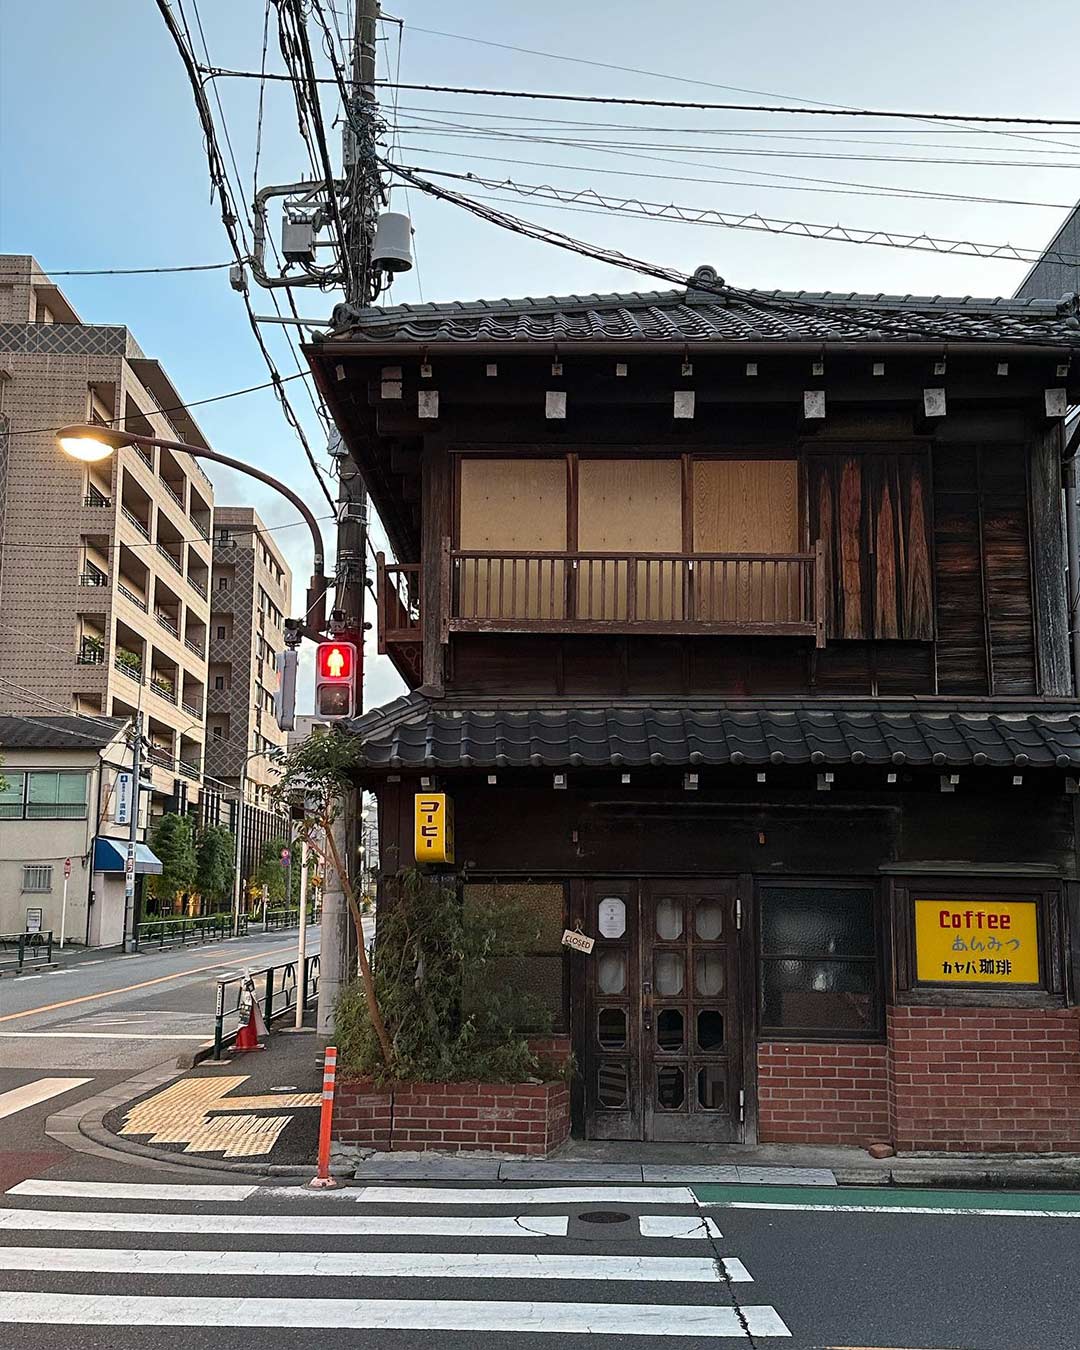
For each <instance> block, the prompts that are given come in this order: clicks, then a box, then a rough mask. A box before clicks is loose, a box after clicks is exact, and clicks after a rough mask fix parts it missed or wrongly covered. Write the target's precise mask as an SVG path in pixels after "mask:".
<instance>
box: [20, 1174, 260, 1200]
mask: <svg viewBox="0 0 1080 1350" xmlns="http://www.w3.org/2000/svg"><path fill="white" fill-rule="evenodd" d="M258 1189H259V1188H258V1186H254V1185H251V1186H182V1185H177V1186H174V1185H168V1184H160V1185H159V1184H155V1183H152V1182H142V1181H133V1182H111V1181H48V1180H45V1179H32V1180H30V1181H20V1182H19V1184H18V1185H17V1186H12V1188H11V1190H9V1191H7V1192H6V1194H8V1195H52V1196H66V1197H67V1198H68V1199H78V1200H185V1201H195V1200H221V1201H226V1202H228V1201H233V1200H246V1199H247V1198H248V1197H249V1196H251V1195H254V1194H255V1192H256V1191H257V1190H258Z"/></svg>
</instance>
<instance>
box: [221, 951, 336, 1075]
mask: <svg viewBox="0 0 1080 1350" xmlns="http://www.w3.org/2000/svg"><path fill="white" fill-rule="evenodd" d="M297 965H298V962H296V961H295V960H294V961H286V962H285V963H284V964H283V965H280V966H267V967H265V969H263V970H251V971H246V972H245V971H240V972H238V973H237V974H235V975H220V976H219V977H218V982H217V1002H216V1004H215V1007H214V1058H215V1059H220V1058H221V1050H222V1046H223V1045H224V1044H225V1039H226V1032H225V1022H226V1020H227V1019H228V1018H230V1017H237V1016H238V1014H239V1012H240V999H241V996H242V994H243V990H244V980H245V979H246V978H247V976H248V975H250V976H251V978H252V979H253V980H254V981H255V988H256V989H259V988H260V987H261V989H262V993H261V994H260V995H259V1001H260V1003H261V1004H262V1015H263V1020H264V1021H265V1023H266V1025H267V1026H269V1025H270V1024H271V1022H272V1021H273V1020H274V1018H275V1017H284V1016H285V1014H286V1013H288V1012H290V1011H292V1010H294V1009H295V1008H296V1002H297V999H299V1000H300V1002H301V1006H302V1007H304V1008H307V1007H309V1006H311V1005H313V1004H314V1003H315V1002H316V1000H317V999H318V997H319V955H318V953H317V952H316V953H315V954H314V955H313V956H307V957H305V958H304V968H303V971H302V972H301V980H300V987H299V988H297ZM235 1032H236V1028H234V1029H233V1030H232V1031H230V1032H229V1033H228V1035H229V1036H233V1035H235Z"/></svg>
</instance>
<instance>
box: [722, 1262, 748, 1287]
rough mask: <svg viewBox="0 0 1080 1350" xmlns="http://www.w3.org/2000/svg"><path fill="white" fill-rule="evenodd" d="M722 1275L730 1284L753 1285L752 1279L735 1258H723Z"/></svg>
mask: <svg viewBox="0 0 1080 1350" xmlns="http://www.w3.org/2000/svg"><path fill="white" fill-rule="evenodd" d="M723 1267H724V1273H725V1274H726V1275H727V1277H728V1279H729V1280H730V1281H731V1282H732V1284H753V1283H754V1277H753V1275H751V1274H750V1272H749V1271H748V1270H747V1269H746V1267H745V1266H744V1265H743V1263H742V1262H741V1261H740V1260H739V1258H738V1257H737V1256H725V1257H724V1260H723Z"/></svg>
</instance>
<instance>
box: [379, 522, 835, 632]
mask: <svg viewBox="0 0 1080 1350" xmlns="http://www.w3.org/2000/svg"><path fill="white" fill-rule="evenodd" d="M825 584H826V573H825V564H824V550H823V546H822V544H821V542H820V541H819V542H817V543H816V544H815V545H814V546H813V547H812V548H811V549H809V550H807V551H805V552H796V553H776V554H766V553H637V552H620V553H615V552H582V551H525V550H516V551H498V552H496V551H490V550H475V549H454V548H451V547H450V544H449V541H448V540H444V542H443V548H442V553H441V559H440V578H439V597H440V611H441V612H440V616H439V633H440V636H442V637H445V636H448V635H449V634H450V633H470V632H471V633H499V632H502V633H533V632H539V633H649V634H670V635H673V636H679V635H686V636H691V635H697V634H702V635H718V636H724V635H730V636H748V637H749V636H770V635H771V636H777V637H807V638H813V639H814V642H815V645H816V646H818V647H823V646H824V645H825V616H826V596H825ZM422 593H423V585H422V576H421V568H420V565H419V564H418V563H387V562H386V560H385V559H384V558H383V557H382V556H381V555H380V557H379V561H378V596H379V606H378V608H379V650H380V651H389V652H391V654H393V650H394V648H400V647H403V646H409V645H416V644H419V643H420V642H421V641H422V619H421V595H422Z"/></svg>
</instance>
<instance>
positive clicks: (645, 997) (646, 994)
mask: <svg viewBox="0 0 1080 1350" xmlns="http://www.w3.org/2000/svg"><path fill="white" fill-rule="evenodd" d="M641 1023H642V1026H644V1028H645V1030H646V1031H648V1030H649V1028H650V1027H651V1026H652V985H651V984H650V983H649V981H648V980H646V981H645V982H644V983H643V984H642V986H641Z"/></svg>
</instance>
